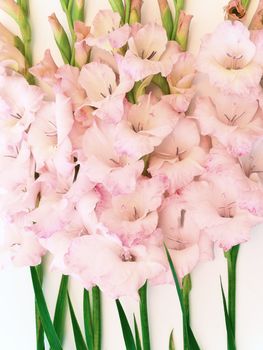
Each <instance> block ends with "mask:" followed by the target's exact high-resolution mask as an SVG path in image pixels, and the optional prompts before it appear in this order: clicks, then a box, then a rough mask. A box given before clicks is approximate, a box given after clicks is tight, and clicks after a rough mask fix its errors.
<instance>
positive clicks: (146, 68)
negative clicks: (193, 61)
mask: <svg viewBox="0 0 263 350" xmlns="http://www.w3.org/2000/svg"><path fill="white" fill-rule="evenodd" d="M128 45H129V49H128V51H127V52H126V54H125V59H124V69H125V71H126V72H127V73H128V74H129V75H130V76H131V77H132V78H133V79H134V80H135V81H138V80H142V79H144V78H145V77H147V76H149V75H154V74H157V73H161V74H162V75H163V76H167V75H168V74H169V73H170V72H171V70H172V67H173V64H174V62H175V61H176V58H177V55H178V53H179V52H180V48H179V45H178V44H177V43H176V42H174V41H168V39H167V35H166V31H165V29H164V28H163V27H161V26H159V25H158V24H155V23H151V24H146V25H145V26H142V27H140V26H139V27H138V30H136V31H135V33H134V34H133V35H132V37H131V38H130V39H129V40H128Z"/></svg>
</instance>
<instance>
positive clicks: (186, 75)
mask: <svg viewBox="0 0 263 350" xmlns="http://www.w3.org/2000/svg"><path fill="white" fill-rule="evenodd" d="M195 72H196V69H195V59H194V57H193V55H191V54H190V53H188V52H184V53H181V54H179V55H178V56H177V60H176V62H175V63H174V65H173V68H172V71H171V73H170V74H169V75H168V76H167V82H168V84H169V87H170V92H171V94H170V95H164V96H163V97H162V99H163V100H164V101H167V102H168V103H170V104H171V105H172V106H173V108H174V109H175V110H176V111H178V112H186V111H187V109H188V107H189V104H190V102H191V100H192V98H193V96H194V94H195V86H194V85H193V80H194V77H195Z"/></svg>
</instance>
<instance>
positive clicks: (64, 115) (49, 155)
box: [28, 94, 74, 176]
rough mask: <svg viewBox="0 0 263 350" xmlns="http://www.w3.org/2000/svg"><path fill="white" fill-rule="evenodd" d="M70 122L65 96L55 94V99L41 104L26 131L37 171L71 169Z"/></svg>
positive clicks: (70, 112) (71, 123)
mask: <svg viewBox="0 0 263 350" xmlns="http://www.w3.org/2000/svg"><path fill="white" fill-rule="evenodd" d="M72 125H73V114H72V107H71V103H70V100H69V99H68V98H66V97H65V96H63V95H61V94H57V95H56V102H55V103H52V102H46V103H45V104H43V107H42V108H41V110H40V111H39V112H38V114H37V117H36V119H35V121H34V123H32V125H31V128H30V130H29V133H28V142H29V144H30V145H31V148H32V153H33V155H34V157H35V159H36V170H37V171H38V172H41V171H44V170H45V169H46V168H47V169H49V170H50V171H51V172H52V171H53V172H54V171H55V172H56V171H57V172H58V173H60V174H63V175H64V176H66V174H67V175H70V174H71V173H72V171H73V168H74V164H73V157H72V146H71V142H70V139H69V133H70V131H71V128H72Z"/></svg>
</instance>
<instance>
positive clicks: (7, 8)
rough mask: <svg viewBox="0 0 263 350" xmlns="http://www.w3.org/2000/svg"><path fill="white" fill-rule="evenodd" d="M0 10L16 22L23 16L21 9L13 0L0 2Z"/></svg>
mask: <svg viewBox="0 0 263 350" xmlns="http://www.w3.org/2000/svg"><path fill="white" fill-rule="evenodd" d="M0 9H1V10H3V11H4V12H6V13H7V14H8V15H9V16H11V17H12V18H14V20H15V21H16V22H18V21H19V18H20V17H21V16H23V13H22V9H21V8H20V6H18V4H17V3H16V2H15V1H14V0H5V1H0Z"/></svg>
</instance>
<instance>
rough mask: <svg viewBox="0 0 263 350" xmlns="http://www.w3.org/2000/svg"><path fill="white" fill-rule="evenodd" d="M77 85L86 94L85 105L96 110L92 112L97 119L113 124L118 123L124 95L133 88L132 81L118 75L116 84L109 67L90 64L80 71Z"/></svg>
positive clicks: (100, 64) (95, 63)
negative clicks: (118, 78)
mask: <svg viewBox="0 0 263 350" xmlns="http://www.w3.org/2000/svg"><path fill="white" fill-rule="evenodd" d="M79 83H80V85H81V86H82V87H83V88H84V89H85V91H86V94H87V99H86V100H85V104H87V105H89V106H93V107H96V108H97V109H96V110H95V111H94V114H95V115H96V116H97V117H99V118H101V119H103V120H105V121H108V122H113V123H116V122H118V121H120V119H121V118H122V116H123V112H124V106H123V103H124V98H125V94H126V92H128V91H129V90H131V88H132V87H133V81H131V80H130V79H127V76H123V75H120V81H119V82H118V81H117V76H116V74H115V73H114V71H113V70H112V69H111V68H110V67H109V66H107V65H106V64H103V63H97V62H92V63H89V64H86V65H85V66H84V67H83V68H82V69H81V72H80V76H79Z"/></svg>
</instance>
